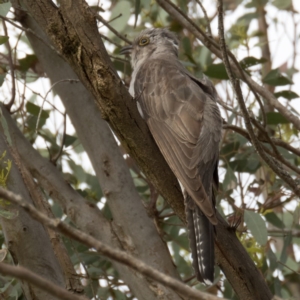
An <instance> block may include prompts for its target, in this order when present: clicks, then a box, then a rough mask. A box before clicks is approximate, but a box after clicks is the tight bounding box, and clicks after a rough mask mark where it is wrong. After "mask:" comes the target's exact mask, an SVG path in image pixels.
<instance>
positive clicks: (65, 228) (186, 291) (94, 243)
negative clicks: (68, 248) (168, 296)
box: [0, 187, 222, 300]
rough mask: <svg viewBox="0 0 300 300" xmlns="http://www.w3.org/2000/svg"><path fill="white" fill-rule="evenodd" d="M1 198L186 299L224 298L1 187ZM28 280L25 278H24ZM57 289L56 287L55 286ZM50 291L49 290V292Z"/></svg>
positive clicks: (217, 299) (46, 224)
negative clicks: (121, 249) (46, 211)
mask: <svg viewBox="0 0 300 300" xmlns="http://www.w3.org/2000/svg"><path fill="white" fill-rule="evenodd" d="M0 197H3V198H4V199H6V200H9V201H11V202H13V203H15V204H18V205H20V206H21V207H23V209H24V210H25V211H26V212H28V213H29V214H30V215H31V217H32V218H34V219H35V220H37V221H39V222H40V223H42V224H43V225H45V226H47V227H49V228H51V229H53V230H56V231H59V232H60V233H62V234H64V235H66V236H68V237H70V238H72V239H74V240H76V241H78V242H80V243H83V244H85V245H87V246H89V247H91V248H94V249H96V250H97V251H98V252H100V253H101V254H102V255H104V256H107V257H108V258H110V259H113V260H115V261H118V262H120V263H123V264H125V265H127V266H128V267H130V268H132V269H134V270H136V271H138V272H139V273H141V274H143V275H145V276H147V277H149V278H151V279H153V280H155V281H157V282H159V283H161V284H163V285H165V286H168V287H170V288H172V289H173V290H174V291H176V292H177V293H179V294H180V295H182V296H184V297H188V298H189V299H195V300H196V299H197V300H202V299H203V300H220V299H222V298H219V297H216V296H214V295H210V294H207V293H203V292H200V291H198V290H196V289H192V288H191V287H189V286H187V285H185V284H184V283H182V282H180V281H179V280H177V279H174V278H172V277H170V276H168V275H165V274H163V273H161V272H159V271H157V270H155V269H154V268H152V267H150V266H148V265H147V264H145V263H144V262H142V261H141V260H139V259H136V258H134V257H133V256H131V255H128V254H127V253H126V252H124V251H120V250H115V249H113V248H112V247H110V246H107V245H105V244H103V243H102V242H100V241H98V240H96V239H95V238H94V237H92V236H91V235H88V234H86V233H84V232H82V231H80V230H78V229H76V228H74V227H72V226H70V225H68V224H66V223H64V222H62V221H61V220H60V219H51V218H49V217H47V216H46V215H44V214H42V213H41V212H39V211H38V210H37V209H36V208H35V207H34V206H33V205H31V204H29V203H26V202H25V201H23V200H22V198H21V197H20V196H19V195H16V194H14V193H12V192H10V191H8V190H5V189H3V188H2V187H0ZM0 270H1V268H0ZM23 279H24V280H26V278H25V277H23ZM40 287H41V288H46V287H47V285H43V286H40ZM55 287H56V286H55ZM47 291H48V290H47ZM65 299H70V300H71V299H78V300H79V299H82V297H80V298H75V297H74V298H65Z"/></svg>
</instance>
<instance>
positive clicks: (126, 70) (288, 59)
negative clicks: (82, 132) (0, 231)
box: [0, 0, 300, 299]
mask: <svg viewBox="0 0 300 300" xmlns="http://www.w3.org/2000/svg"><path fill="white" fill-rule="evenodd" d="M87 2H88V4H89V5H90V6H92V8H93V10H94V11H95V12H97V13H100V15H102V14H103V12H104V11H105V12H107V13H106V14H105V17H107V16H108V15H110V17H108V19H109V18H110V20H111V22H110V25H111V26H112V27H114V28H115V29H116V30H117V31H118V32H119V33H120V34H122V35H126V36H127V38H129V39H131V40H132V39H133V38H134V37H135V36H136V34H137V33H138V32H140V31H141V30H142V29H144V28H145V27H150V26H155V27H166V26H167V27H169V28H170V29H171V30H173V31H175V32H176V33H177V35H178V37H179V40H180V41H181V48H180V59H181V61H182V62H183V63H184V64H185V66H186V67H187V68H188V69H189V70H190V71H191V72H192V73H193V74H195V75H196V76H198V77H201V76H203V74H205V75H206V76H208V77H209V78H210V79H211V80H212V81H213V82H214V84H215V85H216V87H217V90H218V93H219V95H220V98H221V99H222V100H221V102H220V107H221V110H222V116H223V118H224V121H225V122H224V124H225V129H224V135H223V139H222V143H221V145H220V163H219V165H220V170H219V173H220V187H219V194H218V198H217V209H218V210H219V211H220V212H221V213H222V214H223V215H224V216H225V217H226V218H227V219H228V221H229V222H230V224H231V225H233V226H234V225H236V224H239V222H240V225H239V226H238V228H237V234H238V236H239V238H240V240H241V242H242V243H243V245H244V246H245V248H246V249H247V251H248V253H249V255H250V256H251V258H252V259H253V260H254V261H255V263H256V265H257V267H258V268H259V269H260V270H261V272H262V273H263V274H264V277H265V279H266V281H267V283H268V285H269V286H270V287H271V289H272V291H273V292H274V293H275V294H276V295H278V296H280V297H283V298H284V299H292V297H295V298H294V299H296V298H297V297H300V296H299V295H300V291H299V289H298V291H295V290H293V288H292V286H293V282H295V281H296V282H297V281H298V282H299V270H300V248H299V247H300V239H299V237H300V225H299V219H300V206H299V202H297V201H299V200H298V199H297V197H296V196H295V194H294V193H293V191H292V190H291V188H290V187H289V186H288V184H287V183H286V182H285V181H284V180H283V179H281V178H279V177H278V176H277V175H275V174H274V173H273V172H272V171H271V170H270V168H269V167H268V165H267V164H266V163H265V162H264V161H263V160H262V159H261V158H260V156H259V155H258V153H257V152H256V151H255V149H254V147H253V145H252V144H251V142H250V141H249V139H248V137H247V135H246V134H241V132H240V131H239V129H245V125H244V120H243V117H242V116H241V110H240V107H239V106H238V103H237V101H236V99H235V97H234V96H233V92H232V89H231V87H230V84H229V81H228V75H227V73H226V70H225V67H224V64H223V63H222V62H221V61H220V59H218V58H217V57H216V56H215V55H213V54H212V53H211V52H210V51H208V50H207V48H206V47H205V46H203V45H202V44H201V43H200V42H199V41H198V40H197V39H196V38H195V36H194V35H192V34H191V33H190V32H188V31H187V30H184V29H183V28H182V26H181V25H180V24H179V23H178V22H177V21H176V20H175V19H173V18H171V17H170V16H169V15H168V14H167V13H166V12H165V11H164V10H163V9H162V8H161V7H159V6H158V4H157V3H156V2H154V1H145V0H121V1H112V2H105V3H104V6H103V7H100V8H99V3H98V2H97V1H92V0H89V1H87ZM175 2H176V4H177V5H178V7H180V8H181V9H182V10H183V11H184V12H185V13H187V14H188V15H189V16H190V17H191V18H192V19H193V21H194V22H195V23H196V24H197V25H198V26H199V27H200V28H202V29H205V26H206V23H207V20H205V18H204V15H203V12H202V11H201V9H200V7H199V6H198V4H197V3H196V2H193V1H181V0H176V1H175ZM295 2H296V1H292V0H289V1H286V0H264V1H257V0H248V1H242V0H241V1H238V0H236V1H234V0H232V1H224V3H225V8H226V15H225V27H226V42H227V44H228V47H229V49H230V50H232V51H233V53H234V54H235V55H236V57H237V59H238V61H239V63H240V66H241V67H242V68H243V69H244V70H245V71H246V72H247V73H248V74H249V75H250V76H252V77H253V78H255V80H256V81H258V82H260V83H263V84H264V85H265V88H266V89H268V90H269V91H270V92H272V93H273V94H274V95H275V96H276V97H277V98H278V100H279V101H280V102H281V103H282V104H283V105H284V106H286V107H287V108H288V109H289V110H291V111H292V112H293V113H294V114H295V115H297V116H299V95H298V93H299V91H300V90H299V87H298V86H297V85H296V82H297V79H298V82H299V76H298V75H297V72H298V69H297V68H299V63H298V64H297V58H298V57H297V55H298V54H297V47H298V46H299V43H298V41H297V39H298V38H299V28H300V27H299V20H300V14H299V12H298V11H297V10H296V9H295V8H294V7H293V5H295ZM203 3H204V5H206V9H207V11H208V16H209V18H210V20H209V21H210V23H211V27H212V30H213V35H214V36H215V37H216V39H217V17H216V9H217V8H216V5H215V2H211V1H203ZM298 8H299V6H298ZM9 9H10V5H9V3H5V4H0V14H1V15H2V16H5V15H6V14H7V13H8V10H9ZM262 10H265V11H266V16H265V15H264V14H262V13H261V11H262ZM103 15H104V14H103ZM7 16H8V17H9V18H12V16H13V15H12V14H11V13H9V14H8V15H7ZM287 18H289V19H290V20H291V22H290V23H289V26H290V27H289V28H292V30H293V31H295V34H294V36H293V37H292V38H291V40H290V41H287V40H286V39H284V35H288V36H290V35H289V32H287V31H288V29H287V27H286V26H285V25H286V24H285V21H284V20H285V19H287ZM266 20H267V22H268V23H269V28H270V29H269V36H267V35H266V31H265V28H264V27H263V26H261V25H259V24H261V23H263V21H266ZM6 24H7V27H8V29H9V33H8V36H5V35H0V44H1V45H2V46H0V47H1V48H0V53H1V54H2V55H1V61H0V62H1V64H0V83H1V85H2V88H3V91H2V92H1V96H2V99H4V102H5V103H7V102H9V100H10V99H11V91H12V81H11V77H10V75H11V74H12V73H11V72H10V71H9V70H10V65H9V62H8V60H7V59H5V58H6V57H7V56H8V46H7V45H8V44H7V43H10V47H12V51H13V57H14V62H13V64H14V75H15V83H16V85H17V88H15V89H16V90H15V91H16V94H17V96H16V97H15V99H14V105H13V111H15V114H14V118H15V119H16V120H17V122H18V124H19V127H20V129H21V130H22V132H23V134H24V136H26V138H27V139H28V140H29V141H30V143H31V144H32V145H34V146H35V147H36V148H37V149H38V151H39V152H40V153H41V154H42V155H43V156H44V157H47V158H49V160H53V158H56V159H55V163H56V165H57V167H58V168H59V169H61V171H62V172H63V173H64V178H65V179H66V180H67V181H68V182H69V183H70V184H71V185H72V187H73V188H75V189H76V190H77V191H79V192H80V194H81V195H83V196H84V197H85V198H86V199H87V201H89V202H91V203H93V204H96V205H97V206H98V207H99V208H100V209H101V210H102V211H103V212H104V214H105V216H106V217H107V218H108V219H110V218H111V214H110V211H109V204H108V203H106V199H105V197H104V193H103V192H102V191H101V189H100V188H99V184H98V179H97V177H96V176H95V175H94V172H93V170H92V168H91V165H90V163H89V161H88V158H87V156H86V154H85V152H84V149H83V147H82V145H81V143H80V141H79V140H78V139H77V136H76V133H75V132H74V129H73V127H72V124H71V123H70V122H69V121H68V119H67V122H66V124H67V125H66V126H65V125H63V124H64V122H65V120H64V118H67V117H66V116H65V114H64V113H63V112H62V111H63V110H64V108H63V107H62V105H61V103H60V101H59V99H58V97H57V95H55V92H54V91H52V88H51V86H50V84H49V81H48V79H47V77H44V76H45V74H44V72H43V70H42V66H41V65H40V64H39V61H38V59H37V57H36V55H35V54H34V53H32V52H33V50H32V49H31V46H30V44H29V42H28V40H27V38H26V36H25V35H24V32H23V33H22V32H21V31H20V30H18V29H16V28H15V27H14V26H12V25H10V24H9V23H8V22H6ZM134 24H137V25H136V27H134V26H133V25H134ZM99 27H100V28H99V30H100V31H101V32H102V33H103V34H105V35H106V36H107V37H108V38H109V41H107V40H104V42H105V45H106V47H107V49H108V50H109V53H110V54H111V57H112V62H113V65H114V67H115V68H116V70H118V71H119V74H120V75H121V76H122V77H123V78H124V81H125V83H128V82H129V77H130V66H129V63H128V61H127V60H124V59H123V58H122V57H120V56H119V55H118V53H119V51H120V48H121V47H122V45H123V44H124V43H123V41H122V40H121V39H120V38H119V37H117V36H115V35H114V34H113V32H112V31H110V30H108V29H104V28H103V27H102V25H101V24H99ZM276 30H277V31H280V32H282V34H283V36H279V35H278V36H273V35H274V33H275V31H276ZM297 34H298V35H297ZM283 39H284V40H283ZM274 40H276V42H277V43H278V44H280V43H288V47H290V49H291V51H290V52H289V53H288V55H286V54H285V53H282V50H281V53H280V54H278V53H277V52H276V48H275V47H274V46H273V44H272V43H273V42H274ZM267 48H268V49H269V51H270V52H271V55H270V56H268V55H265V53H268V52H266V51H265V50H266V49H267ZM24 49H25V50H24ZM279 55H283V56H284V55H286V56H285V57H284V61H282V59H279V58H278V56H279ZM298 59H299V58H298ZM278 61H279V62H280V63H281V65H278ZM297 76H298V77H297ZM1 80H2V81H1ZM41 87H43V88H41ZM243 93H244V97H245V102H246V105H247V108H248V110H249V112H250V113H251V115H252V116H253V117H254V118H255V119H257V120H258V121H260V122H262V121H263V120H264V117H265V119H266V131H267V132H268V135H269V137H270V138H273V140H276V139H280V140H282V141H284V142H285V143H287V144H288V145H290V146H291V147H294V148H295V149H299V143H300V140H299V131H297V129H296V128H295V126H294V125H293V124H292V123H291V122H290V121H289V120H287V119H286V118H285V117H284V116H283V115H282V114H281V113H280V112H278V111H276V110H275V109H274V107H272V105H270V103H267V101H266V100H265V99H261V101H263V106H264V111H262V110H261V106H260V105H259V103H258V102H257V101H256V99H255V97H254V96H253V94H252V93H250V92H249V88H248V87H247V86H246V85H243ZM255 131H256V134H257V136H260V134H261V133H260V132H259V130H258V129H257V128H255ZM245 132H246V131H245ZM261 140H262V141H263V142H264V146H265V147H266V148H267V149H269V150H270V151H271V152H272V151H273V150H272V148H271V146H270V144H269V143H268V139H266V138H263V137H262V139H261ZM120 147H121V146H120ZM275 147H276V149H277V151H278V152H279V153H280V155H281V156H282V157H283V159H284V160H286V161H287V162H288V163H289V164H292V165H293V166H294V167H295V168H297V167H299V164H300V158H299V156H297V154H296V152H293V151H290V149H288V148H287V147H284V145H283V144H281V146H279V145H276V146H275ZM61 149H62V151H60V150H61ZM58 153H59V158H58V159H57V154H58ZM1 159H2V158H1ZM127 162H128V166H129V168H130V169H131V174H132V177H133V179H134V183H135V185H136V188H137V190H138V192H139V193H140V195H141V196H142V199H143V201H144V204H145V206H148V205H149V204H150V203H151V199H152V196H153V190H152V187H151V185H150V186H149V182H148V180H147V178H145V177H144V175H143V174H141V173H140V172H139V171H137V170H138V168H137V166H136V165H135V163H134V162H132V161H130V158H128V159H127ZM283 165H284V164H283ZM1 168H2V167H1ZM284 168H285V169H287V170H288V172H289V174H290V175H291V176H292V177H293V178H299V174H300V172H299V169H297V170H298V171H297V172H296V171H295V170H292V169H290V168H289V167H288V166H287V165H284ZM9 170H10V167H9V165H8V161H7V168H6V171H4V169H1V174H0V175H1V176H0V181H1V182H2V179H3V183H0V184H1V185H2V186H4V185H5V181H6V180H7V175H8V174H9ZM3 172H4V173H3ZM47 197H48V199H49V201H50V203H51V204H52V210H53V214H54V215H55V216H56V217H58V218H65V221H66V222H70V220H69V219H68V218H67V217H66V216H65V215H64V213H63V212H62V210H61V209H60V207H59V206H58V205H57V204H55V203H54V204H53V201H52V199H51V196H50V195H47ZM154 210H155V212H154V213H153V214H152V215H153V216H154V218H155V223H156V224H157V226H158V228H159V231H160V234H161V236H162V238H163V240H164V241H165V242H166V243H167V244H168V246H169V249H170V252H171V255H172V257H173V260H174V262H175V264H176V266H177V269H178V272H179V274H180V275H181V277H182V278H183V279H184V280H186V279H188V278H190V277H191V276H192V274H193V271H192V268H191V260H190V255H189V247H188V240H187V235H186V231H185V228H184V226H183V224H182V222H181V221H180V219H179V218H178V217H177V216H176V215H174V214H173V213H172V210H171V208H170V207H169V206H168V204H167V203H166V202H165V201H164V199H163V198H162V197H160V196H159V197H158V198H157V200H156V206H155V209H154ZM1 211H2V210H1ZM0 242H1V243H3V247H5V246H4V238H3V237H1V239H0ZM64 243H65V245H66V248H67V251H68V254H69V256H70V258H71V261H72V263H73V264H74V266H75V268H76V271H77V272H78V273H80V274H81V275H82V277H83V278H85V279H86V280H84V285H85V294H86V295H87V296H88V297H89V298H92V297H94V299H133V298H134V295H132V293H131V291H130V289H129V288H128V287H127V286H126V284H125V283H124V282H123V281H122V280H120V278H119V276H118V273H117V272H116V270H115V269H114V268H113V266H112V264H111V263H110V262H109V261H108V260H107V259H105V258H104V257H99V255H97V254H96V253H95V252H93V251H91V250H90V249H88V247H86V246H83V245H81V244H79V243H76V242H74V241H71V240H69V239H67V238H64ZM7 260H9V258H7ZM295 278H296V279H295ZM0 279H1V280H0V284H3V285H2V286H1V287H0V291H2V292H4V291H7V290H10V295H9V296H8V298H7V299H21V297H22V296H21V295H20V286H19V285H18V284H17V283H16V281H4V280H3V278H2V277H0ZM216 282H219V285H220V286H221V288H220V293H221V294H222V296H224V297H227V298H230V299H235V298H234V297H235V296H233V295H234V291H233V290H232V287H231V286H230V284H229V282H228V281H227V279H226V278H225V277H224V275H223V274H222V272H220V270H219V269H218V267H216ZM189 283H190V284H191V285H192V284H196V282H195V280H194V279H193V280H191V281H190V282H189ZM196 287H197V288H199V289H201V290H204V289H205V287H204V286H203V285H202V284H197V286H196ZM295 293H296V294H295ZM7 295H8V294H7ZM9 297H10V298H9ZM18 297H19V298H18Z"/></svg>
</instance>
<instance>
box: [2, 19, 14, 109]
mask: <svg viewBox="0 0 300 300" xmlns="http://www.w3.org/2000/svg"><path fill="white" fill-rule="evenodd" d="M2 24H3V29H4V34H5V36H7V37H8V33H7V27H6V23H5V20H4V19H2ZM5 44H6V47H7V50H8V63H9V68H10V75H11V84H12V87H11V99H10V101H9V102H8V103H7V104H5V107H6V108H7V109H8V110H9V111H10V109H11V107H12V106H13V104H14V102H15V97H16V82H15V69H14V64H13V59H12V51H11V47H10V43H9V40H7V42H6V43H5Z"/></svg>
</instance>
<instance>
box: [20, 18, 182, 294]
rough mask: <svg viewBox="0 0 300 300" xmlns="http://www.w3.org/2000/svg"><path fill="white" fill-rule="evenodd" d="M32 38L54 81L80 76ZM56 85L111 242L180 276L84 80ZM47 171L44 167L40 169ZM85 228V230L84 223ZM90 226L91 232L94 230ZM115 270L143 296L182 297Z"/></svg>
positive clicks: (35, 28) (30, 162)
mask: <svg viewBox="0 0 300 300" xmlns="http://www.w3.org/2000/svg"><path fill="white" fill-rule="evenodd" d="M22 25H23V26H25V27H29V28H31V29H32V30H33V31H34V32H35V34H38V35H39V36H40V37H42V38H43V39H46V37H44V36H43V33H42V32H40V30H39V29H38V26H37V25H36V23H35V22H33V20H32V19H31V18H30V17H28V16H27V17H25V16H23V18H22ZM28 38H29V40H30V41H31V44H32V46H33V48H34V50H35V53H36V55H37V56H38V58H39V61H40V62H41V63H42V65H43V67H44V70H45V71H46V73H47V74H48V76H49V77H50V79H51V81H52V83H55V82H58V81H59V80H62V79H76V78H77V76H76V75H75V74H74V72H73V71H72V69H71V68H70V67H69V66H68V65H67V64H66V63H65V62H64V61H63V60H62V59H61V58H60V57H58V55H57V53H55V52H54V51H53V50H52V49H50V48H49V47H47V46H46V44H45V43H42V42H41V41H40V40H39V39H37V38H36V37H35V35H31V34H28ZM55 89H56V92H57V93H58V94H59V95H60V97H61V99H62V101H63V103H64V105H65V107H66V110H67V113H68V116H69V117H70V119H71V121H72V123H73V125H74V127H75V128H76V132H77V135H78V137H79V139H80V140H81V142H82V144H83V146H84V148H85V150H86V151H87V153H88V155H89V157H90V159H91V161H92V164H93V166H94V169H95V171H96V173H97V177H98V178H99V182H100V185H101V188H102V190H103V191H104V194H105V196H106V198H107V201H108V203H109V207H110V209H111V211H112V214H113V217H114V221H113V222H112V223H111V225H112V228H110V229H113V231H114V234H113V233H110V235H111V236H110V237H109V239H108V238H107V239H106V241H109V244H110V245H113V246H114V247H116V242H113V241H112V240H113V239H114V238H115V239H116V238H117V239H118V242H119V245H118V247H120V245H121V247H122V248H123V249H125V250H126V251H127V252H128V253H131V254H132V255H134V256H136V257H139V258H140V259H142V260H143V261H144V262H145V263H147V264H149V265H151V266H153V267H154V268H156V269H157V270H160V271H162V272H164V273H166V274H169V275H171V276H173V277H177V278H179V276H178V274H177V271H176V268H175V266H174V265H173V263H172V260H171V257H170V254H169V251H168V249H167V247H166V245H165V243H164V242H163V241H162V240H161V238H160V236H159V235H158V233H157V231H156V228H155V226H154V224H153V222H152V220H151V219H150V218H149V217H148V216H147V213H146V211H145V209H144V207H143V205H142V203H141V199H140V197H139V195H138V193H137V191H136V189H135V187H134V184H133V181H132V178H131V176H130V174H129V171H128V167H127V165H126V163H125V161H124V160H123V157H122V155H121V153H120V151H119V149H118V146H117V143H116V141H115V139H114V137H113V135H112V132H111V130H110V129H109V127H108V125H107V123H106V122H105V121H103V120H102V119H101V115H100V112H99V110H98V108H97V106H96V104H95V103H94V100H93V97H92V96H91V95H90V93H89V92H88V91H87V90H86V89H85V88H84V86H83V85H82V84H81V83H78V84H72V85H69V84H68V83H67V85H66V83H65V84H60V85H59V84H58V85H57V86H56V87H55ZM16 145H18V148H19V149H20V150H19V151H20V154H21V156H22V158H23V160H24V162H25V163H26V164H27V165H29V167H30V169H31V170H33V172H34V174H35V176H37V178H40V176H41V175H40V174H37V173H39V172H40V169H39V167H37V160H36V159H34V160H32V159H31V158H30V157H32V156H29V155H28V154H27V155H22V147H21V146H20V145H22V144H21V143H20V142H16ZM33 165H34V166H33ZM44 169H45V166H44V167H43V168H42V170H44ZM48 185H49V184H47V186H48ZM47 186H46V188H47ZM66 205H67V204H66V203H63V207H64V208H66ZM76 209H77V211H76ZM66 213H67V214H68V215H69V216H71V217H72V215H74V214H78V217H77V218H76V219H77V220H76V222H77V223H76V224H82V221H79V220H78V218H87V215H85V214H83V213H82V209H81V208H77V207H76V208H75V209H74V207H72V208H71V207H70V208H68V209H66ZM102 219H103V218H102ZM99 228H101V223H99V224H98V226H95V224H94V227H93V236H95V235H96V236H99V234H97V233H95V231H97V229H98V230H99ZM81 229H82V230H84V228H82V226H81ZM89 229H90V230H91V228H89ZM117 269H118V271H119V273H120V276H121V278H122V279H123V280H124V281H125V282H126V283H127V284H128V285H129V286H130V288H131V289H132V291H133V293H134V294H135V295H136V296H137V297H138V298H139V299H152V298H155V299H160V298H161V299H180V298H179V297H178V295H177V294H176V293H174V292H173V291H171V290H169V289H167V288H165V287H163V286H160V285H157V284H154V283H152V282H151V281H147V280H146V279H145V278H142V277H141V276H140V275H138V274H136V273H135V272H131V271H128V270H126V269H125V268H124V267H123V266H122V267H120V268H117Z"/></svg>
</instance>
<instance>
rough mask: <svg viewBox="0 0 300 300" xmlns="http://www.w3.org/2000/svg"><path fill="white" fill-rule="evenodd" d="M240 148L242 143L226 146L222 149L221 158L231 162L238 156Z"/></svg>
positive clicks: (236, 142) (235, 142)
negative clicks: (231, 159) (232, 158)
mask: <svg viewBox="0 0 300 300" xmlns="http://www.w3.org/2000/svg"><path fill="white" fill-rule="evenodd" d="M239 147H240V143H239V142H238V141H234V142H232V143H228V144H225V146H224V147H222V149H221V151H220V156H221V157H222V159H226V160H230V158H231V157H233V156H234V155H236V153H237V150H238V149H239Z"/></svg>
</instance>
